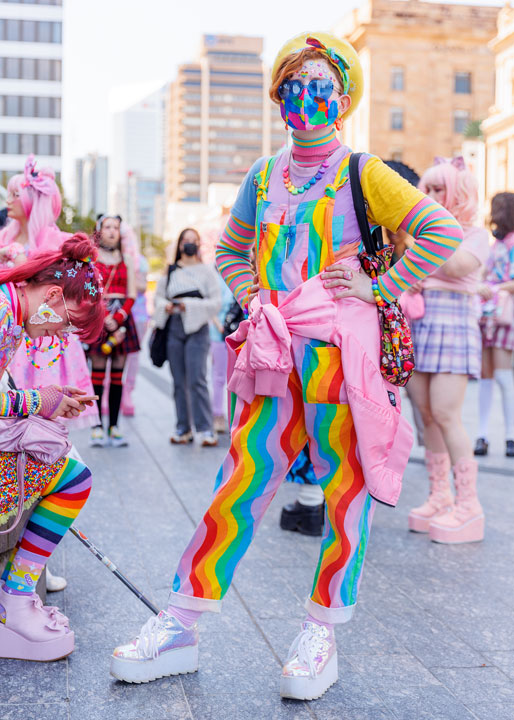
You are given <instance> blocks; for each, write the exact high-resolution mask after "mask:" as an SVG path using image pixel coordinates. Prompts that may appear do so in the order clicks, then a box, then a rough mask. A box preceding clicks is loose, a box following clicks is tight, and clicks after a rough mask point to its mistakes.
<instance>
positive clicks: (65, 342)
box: [25, 335, 69, 370]
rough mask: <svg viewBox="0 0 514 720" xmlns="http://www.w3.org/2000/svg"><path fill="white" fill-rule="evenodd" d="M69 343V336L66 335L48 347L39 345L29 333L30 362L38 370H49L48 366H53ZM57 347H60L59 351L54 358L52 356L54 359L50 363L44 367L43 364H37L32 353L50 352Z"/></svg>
mask: <svg viewBox="0 0 514 720" xmlns="http://www.w3.org/2000/svg"><path fill="white" fill-rule="evenodd" d="M68 343H69V340H68V336H67V335H65V336H64V337H63V338H59V340H58V341H56V342H52V343H50V345H48V347H37V346H36V343H35V342H34V341H33V340H32V339H31V338H29V337H28V335H25V347H26V352H27V358H28V359H29V360H30V364H31V365H33V366H34V367H35V368H36V370H41V369H43V370H47V369H48V368H50V367H52V365H55V363H56V362H57V361H58V360H59V359H60V358H61V357H62V356H63V354H64V352H65V350H66V348H67V347H68ZM56 348H59V352H58V353H57V355H56V356H55V357H54V358H52V360H50V362H49V363H48V365H46V366H45V367H43V368H42V367H41V365H38V364H37V362H36V361H35V360H34V358H33V357H31V356H32V355H35V354H36V352H41V353H44V352H50V350H55V349H56Z"/></svg>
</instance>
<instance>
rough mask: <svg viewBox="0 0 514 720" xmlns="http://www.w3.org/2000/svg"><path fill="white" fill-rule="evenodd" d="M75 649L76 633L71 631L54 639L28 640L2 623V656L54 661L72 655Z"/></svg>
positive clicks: (0, 628)
mask: <svg viewBox="0 0 514 720" xmlns="http://www.w3.org/2000/svg"><path fill="white" fill-rule="evenodd" d="M74 649H75V633H73V632H69V633H66V635H61V636H60V637H58V638H55V639H54V640H46V641H44V642H37V641H34V640H27V638H25V637H23V635H20V634H19V633H17V632H15V631H14V630H10V629H9V628H8V627H6V626H5V625H4V624H3V623H0V658H3V659H10V660H34V661H36V662H52V661H54V660H61V659H62V658H65V657H68V655H71V653H72V652H73V650H74Z"/></svg>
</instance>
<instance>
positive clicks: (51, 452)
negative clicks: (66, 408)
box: [0, 415, 71, 535]
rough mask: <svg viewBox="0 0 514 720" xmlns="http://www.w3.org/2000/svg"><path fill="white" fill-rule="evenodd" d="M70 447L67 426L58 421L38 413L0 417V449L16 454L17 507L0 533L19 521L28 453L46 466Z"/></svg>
mask: <svg viewBox="0 0 514 720" xmlns="http://www.w3.org/2000/svg"><path fill="white" fill-rule="evenodd" d="M70 450H71V443H70V441H69V439H68V430H67V428H66V427H65V426H64V425H63V424H62V423H60V422H59V421H58V420H48V419H46V418H44V417H41V416H40V415H29V416H28V417H26V418H17V417H12V418H11V417H9V418H0V452H15V453H18V457H17V459H16V478H17V481H18V509H17V513H16V519H15V521H14V523H13V524H12V525H11V526H10V527H9V528H8V529H7V530H0V535H5V534H6V533H8V532H11V530H13V529H14V528H15V527H16V526H17V525H18V523H19V522H20V519H21V516H22V513H23V501H24V497H25V463H26V456H27V453H28V454H29V455H30V456H31V457H33V458H34V460H39V461H40V462H42V463H45V464H46V465H51V464H52V463H55V462H57V461H58V460H60V459H61V458H63V457H64V456H65V455H67V454H68V453H69V451H70Z"/></svg>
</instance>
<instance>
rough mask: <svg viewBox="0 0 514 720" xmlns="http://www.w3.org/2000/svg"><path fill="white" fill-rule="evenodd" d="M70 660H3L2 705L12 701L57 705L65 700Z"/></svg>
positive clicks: (0, 665) (0, 669)
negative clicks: (42, 661) (41, 661)
mask: <svg viewBox="0 0 514 720" xmlns="http://www.w3.org/2000/svg"><path fill="white" fill-rule="evenodd" d="M67 662H68V661H67V660H59V661H58V662H55V663H33V662H24V661H21V660H0V705H5V704H11V703H12V704H13V705H20V704H24V703H47V704H52V705H53V704H56V705H58V704H59V703H60V702H61V701H63V700H66V698H67V697H68V692H67ZM0 717H2V716H0ZM2 720H3V718H2Z"/></svg>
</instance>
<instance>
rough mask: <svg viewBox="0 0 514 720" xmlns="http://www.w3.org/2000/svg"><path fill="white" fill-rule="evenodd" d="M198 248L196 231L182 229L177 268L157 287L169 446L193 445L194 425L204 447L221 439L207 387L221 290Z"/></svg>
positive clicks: (212, 269) (157, 322) (212, 270)
mask: <svg viewBox="0 0 514 720" xmlns="http://www.w3.org/2000/svg"><path fill="white" fill-rule="evenodd" d="M199 248H200V236H199V235H198V233H197V231H196V230H193V229H192V228H186V229H185V230H182V232H181V233H180V235H179V239H178V245H177V256H176V260H175V264H174V265H172V266H171V267H170V268H169V269H168V273H167V275H166V276H164V277H162V278H161V280H160V281H159V283H158V285H157V289H156V295H155V313H154V321H155V325H156V327H158V328H164V327H167V335H168V340H167V348H168V362H169V364H170V370H171V375H172V377H173V386H174V398H175V408H176V413H177V425H176V430H175V432H174V433H173V435H172V436H171V438H170V442H172V443H179V444H183V443H189V442H192V440H193V433H192V426H193V425H194V427H195V430H196V432H197V433H198V435H199V440H200V444H201V445H202V446H212V445H216V444H217V442H218V441H217V437H216V434H215V433H214V430H213V417H212V408H211V400H210V397H209V388H208V384H207V358H208V355H209V348H210V336H209V322H210V321H211V320H212V319H213V318H214V317H215V316H216V314H217V313H218V311H219V309H220V307H221V292H220V288H219V282H218V277H217V273H216V270H215V269H214V267H212V266H211V265H206V264H204V263H202V261H201V259H200V257H199V253H198V251H199ZM191 416H192V417H191Z"/></svg>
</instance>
